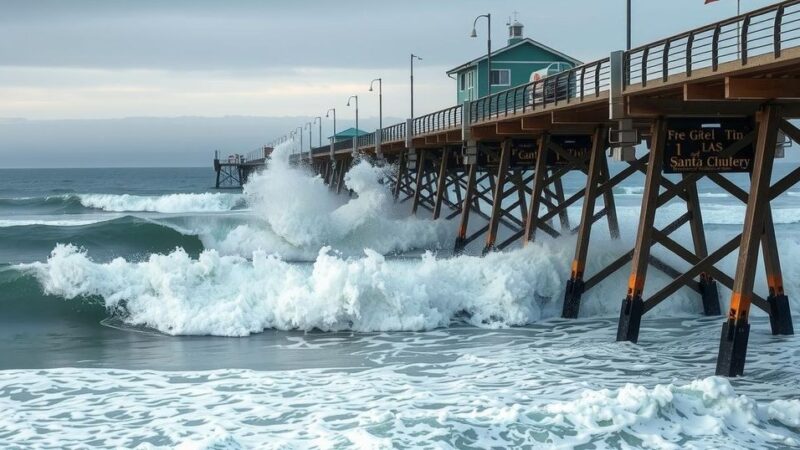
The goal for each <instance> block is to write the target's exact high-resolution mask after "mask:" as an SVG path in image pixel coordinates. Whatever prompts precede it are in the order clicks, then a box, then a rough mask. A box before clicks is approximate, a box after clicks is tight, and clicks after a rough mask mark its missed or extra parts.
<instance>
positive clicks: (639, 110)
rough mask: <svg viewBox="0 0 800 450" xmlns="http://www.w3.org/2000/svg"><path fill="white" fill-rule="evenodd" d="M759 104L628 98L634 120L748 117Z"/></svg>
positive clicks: (630, 113) (629, 112) (629, 113)
mask: <svg viewBox="0 0 800 450" xmlns="http://www.w3.org/2000/svg"><path fill="white" fill-rule="evenodd" d="M758 107H759V104H758V103H757V102H745V101H691V102H686V101H684V100H683V99H650V98H644V97H629V98H628V115H629V116H630V117H632V118H657V117H663V116H681V117H687V116H699V117H708V115H709V111H713V112H714V113H713V115H714V116H721V117H722V116H748V115H752V114H755V112H756V111H757V110H758Z"/></svg>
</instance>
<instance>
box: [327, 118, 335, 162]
mask: <svg viewBox="0 0 800 450" xmlns="http://www.w3.org/2000/svg"><path fill="white" fill-rule="evenodd" d="M331 112H333V138H331V159H333V144H335V143H336V108H331V109H329V110H328V111H327V112H326V113H325V117H329V116H328V115H329V114H330V113H331Z"/></svg>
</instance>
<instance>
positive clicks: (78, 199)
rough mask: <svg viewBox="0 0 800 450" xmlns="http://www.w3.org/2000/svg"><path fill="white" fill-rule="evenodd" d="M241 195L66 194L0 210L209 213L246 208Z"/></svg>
mask: <svg viewBox="0 0 800 450" xmlns="http://www.w3.org/2000/svg"><path fill="white" fill-rule="evenodd" d="M245 206H246V203H245V200H244V197H243V196H242V195H241V194H228V193H219V192H204V193H199V194H185V193H179V194H167V195H158V196H145V195H130V194H64V195H56V196H49V197H27V198H6V199H0V211H3V210H8V211H10V212H13V213H17V214H18V213H20V212H24V213H29V214H31V213H32V214H42V213H47V214H80V213H84V212H86V211H87V210H101V211H108V212H159V213H192V212H198V213H205V212H224V211H232V210H239V209H243V208H245Z"/></svg>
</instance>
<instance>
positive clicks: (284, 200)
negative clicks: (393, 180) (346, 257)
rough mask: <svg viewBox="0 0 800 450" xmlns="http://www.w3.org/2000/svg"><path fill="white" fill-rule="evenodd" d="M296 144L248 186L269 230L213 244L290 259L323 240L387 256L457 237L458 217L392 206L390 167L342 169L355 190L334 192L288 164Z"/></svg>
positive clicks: (311, 252)
mask: <svg viewBox="0 0 800 450" xmlns="http://www.w3.org/2000/svg"><path fill="white" fill-rule="evenodd" d="M291 149H292V147H291V144H290V143H287V144H285V145H282V146H278V147H277V148H276V150H275V152H274V153H273V155H272V157H271V159H270V161H269V163H268V165H267V167H266V168H265V170H264V171H262V172H261V173H258V174H256V175H254V176H253V177H251V179H250V181H249V182H248V183H247V184H246V185H245V187H244V194H245V196H246V198H247V202H248V205H249V206H250V207H251V209H252V211H253V213H254V214H255V215H256V217H258V218H260V219H262V220H263V221H264V222H265V223H266V227H265V228H268V229H259V228H258V227H254V224H248V225H245V226H243V227H241V228H238V229H235V230H232V232H231V236H224V237H217V238H215V239H208V244H209V247H211V248H220V249H222V250H223V251H225V252H226V253H231V252H232V251H234V252H236V253H238V254H244V255H247V254H248V253H251V252H252V251H254V250H264V251H267V252H269V253H279V254H281V255H282V256H284V257H288V258H290V259H291V258H297V257H306V258H308V257H309V256H311V257H313V256H315V255H316V253H317V252H318V251H319V249H320V248H322V247H323V246H331V247H333V248H334V249H336V250H338V251H341V252H344V253H345V254H360V253H361V252H362V250H363V249H371V250H374V251H376V252H378V253H381V254H386V253H390V252H404V251H408V250H411V249H438V248H440V247H442V245H446V244H449V243H450V241H451V240H452V236H454V232H453V231H452V230H453V227H454V224H453V223H451V222H445V221H433V220H429V219H420V218H417V217H414V216H410V215H409V214H408V211H407V207H406V206H403V207H398V206H397V205H395V204H394V201H393V198H392V195H391V191H390V188H389V185H388V183H387V182H386V181H387V180H386V169H385V168H383V167H380V166H377V165H373V164H371V163H370V162H369V161H367V160H366V159H361V160H359V161H357V162H356V163H355V165H354V166H353V167H351V168H350V170H349V171H348V172H347V173H346V175H345V184H346V187H347V190H350V191H352V192H353V195H352V196H348V195H336V194H334V193H332V192H331V191H330V190H329V188H328V186H326V185H325V183H324V182H323V180H322V178H321V177H319V176H317V175H314V174H312V173H311V172H310V171H309V170H307V169H306V168H305V167H303V166H295V165H292V164H290V163H289V159H288V158H289V155H290V154H291ZM202 237H206V238H208V235H204V236H201V238H202ZM232 238H235V239H232ZM276 238H277V239H276ZM276 241H283V242H276Z"/></svg>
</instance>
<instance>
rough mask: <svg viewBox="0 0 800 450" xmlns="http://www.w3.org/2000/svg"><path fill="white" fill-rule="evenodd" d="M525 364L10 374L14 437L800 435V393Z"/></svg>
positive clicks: (122, 441) (179, 442) (570, 443)
mask: <svg viewBox="0 0 800 450" xmlns="http://www.w3.org/2000/svg"><path fill="white" fill-rule="evenodd" d="M525 351H527V349H523V351H522V354H521V355H520V356H523V355H524V354H525ZM483 356H484V357H486V358H488V359H489V360H493V359H496V358H495V357H493V356H492V355H491V354H485V355H483ZM523 359H524V356H523ZM522 365H523V366H524V368H525V370H524V371H523V370H521V369H520V368H519V367H517V365H516V364H511V365H506V366H502V367H501V365H500V364H497V363H489V364H487V363H485V362H484V363H476V362H475V361H473V360H469V361H467V360H458V361H456V362H454V363H449V364H444V365H442V375H445V374H447V375H449V376H435V377H432V376H430V375H431V373H430V371H435V369H434V367H432V366H427V365H426V368H427V370H425V371H422V372H421V373H415V372H414V371H413V370H409V369H410V367H404V366H402V365H389V366H385V367H380V368H375V369H369V370H362V371H333V370H299V371H288V372H280V371H279V372H252V371H241V370H225V371H214V372H179V373H174V372H172V373H165V372H150V371H137V372H128V371H121V370H105V369H100V370H98V369H93V370H88V369H84V370H80V369H57V370H43V371H35V372H32V371H4V372H0V405H2V406H3V408H2V411H3V414H2V415H0V426H2V428H1V429H2V431H0V443H2V444H4V445H5V446H10V447H15V446H22V447H25V448H33V447H43V448H44V447H47V448H55V447H58V448H67V449H69V448H83V447H84V446H85V445H87V444H88V443H92V445H95V446H103V447H111V448H122V447H135V448H138V449H155V448H178V449H209V450H210V449H217V450H224V449H241V448H270V449H272V448H276V449H277V448H376V449H383V448H393V447H397V446H399V447H404V448H461V447H469V448H511V447H514V448H573V447H575V446H579V445H590V446H592V447H593V448H598V447H600V448H625V449H628V448H659V449H684V448H742V449H747V448H750V449H760V448H765V447H771V448H796V447H797V446H798V445H800V437H799V435H798V428H797V425H796V424H797V423H798V421H800V401H798V400H796V399H791V400H777V401H771V402H763V403H758V402H756V401H754V400H752V399H751V398H749V397H746V396H743V395H737V394H736V392H735V391H734V389H733V387H732V386H731V384H730V383H729V382H728V381H727V380H726V379H723V378H716V377H712V378H706V379H700V380H695V381H691V382H688V383H687V382H684V383H678V384H665V385H664V384H661V385H655V386H653V387H652V388H648V387H645V386H641V385H635V384H626V385H623V386H622V387H620V388H618V389H586V388H584V389H577V390H576V391H575V392H574V393H573V394H568V395H566V396H564V397H565V398H564V399H559V400H554V399H552V398H549V397H548V396H547V395H541V393H542V391H543V390H546V389H542V386H546V385H548V384H549V383H541V382H543V381H545V380H542V379H537V375H536V371H535V370H530V369H531V368H530V367H529V366H528V365H527V364H524V363H523V364H522ZM444 369H446V371H445V370H444ZM559 381H560V380H559ZM537 394H538V395H537ZM109 421H113V427H110V426H109Z"/></svg>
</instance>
